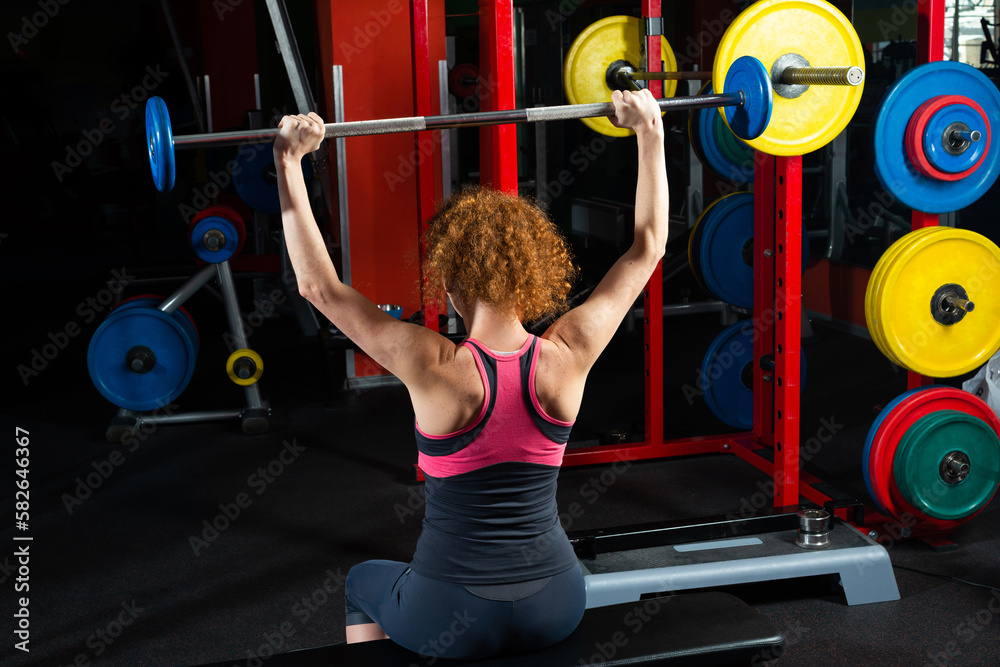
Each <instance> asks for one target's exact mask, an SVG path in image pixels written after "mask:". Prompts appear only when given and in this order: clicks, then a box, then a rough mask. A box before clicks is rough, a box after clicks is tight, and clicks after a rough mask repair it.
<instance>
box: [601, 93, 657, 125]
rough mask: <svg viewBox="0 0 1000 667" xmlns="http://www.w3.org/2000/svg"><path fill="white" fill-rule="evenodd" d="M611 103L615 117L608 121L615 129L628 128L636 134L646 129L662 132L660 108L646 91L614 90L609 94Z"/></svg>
mask: <svg viewBox="0 0 1000 667" xmlns="http://www.w3.org/2000/svg"><path fill="white" fill-rule="evenodd" d="M611 103H612V104H614V105H615V115H614V116H611V117H609V120H610V121H611V124H612V125H614V126H615V127H623V128H628V129H630V130H633V131H634V132H636V134H638V133H639V132H640V131H642V130H647V129H648V130H657V131H659V132H660V133H662V132H663V121H662V119H661V118H660V113H661V112H660V107H659V105H658V104H657V103H656V98H655V97H653V94H652V93H651V92H649V91H648V90H646V89H643V90H637V91H631V90H626V91H621V90H616V91H614V92H613V93H611Z"/></svg>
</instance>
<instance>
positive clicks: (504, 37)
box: [479, 0, 517, 195]
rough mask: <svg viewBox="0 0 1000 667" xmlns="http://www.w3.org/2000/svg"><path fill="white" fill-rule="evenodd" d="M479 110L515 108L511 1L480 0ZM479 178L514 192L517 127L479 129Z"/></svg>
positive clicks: (500, 126) (505, 126)
mask: <svg viewBox="0 0 1000 667" xmlns="http://www.w3.org/2000/svg"><path fill="white" fill-rule="evenodd" d="M479 71H480V72H481V74H482V76H484V77H485V84H484V83H483V81H480V86H479V109H480V111H502V110H506V109H513V108H515V104H516V99H515V98H516V90H515V87H514V6H513V0H479ZM479 181H480V183H482V184H483V185H485V186H490V187H492V188H494V189H496V190H500V191H503V192H506V193H508V194H514V195H516V194H517V127H516V126H514V125H493V126H489V127H482V128H480V130H479Z"/></svg>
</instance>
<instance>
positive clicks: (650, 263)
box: [274, 90, 668, 658]
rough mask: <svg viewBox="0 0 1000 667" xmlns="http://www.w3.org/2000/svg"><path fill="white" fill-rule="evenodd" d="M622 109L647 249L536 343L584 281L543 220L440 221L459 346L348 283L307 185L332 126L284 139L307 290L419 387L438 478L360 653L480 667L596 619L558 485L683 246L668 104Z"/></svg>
mask: <svg viewBox="0 0 1000 667" xmlns="http://www.w3.org/2000/svg"><path fill="white" fill-rule="evenodd" d="M612 101H613V103H614V109H615V117H614V119H613V122H614V123H615V124H616V125H618V126H620V127H626V128H629V129H632V130H634V131H635V133H636V135H637V141H638V148H639V180H638V184H637V189H636V204H635V240H634V241H633V244H632V246H631V247H630V248H629V249H628V251H627V252H626V253H625V254H624V255H623V256H622V257H621V258H620V259H619V260H618V261H617V263H616V264H615V265H614V266H613V267H612V268H611V270H610V271H609V272H608V274H607V275H606V276H605V277H604V278H603V279H602V280H601V282H600V284H599V285H598V287H597V288H596V289H595V290H594V291H593V293H592V294H591V295H590V297H589V298H588V299H587V300H586V302H584V303H583V304H582V305H580V306H578V307H576V308H574V309H572V310H569V311H568V312H566V313H565V314H563V315H562V316H561V317H559V318H558V319H557V320H555V322H553V324H552V325H551V326H550V327H549V328H548V329H547V330H546V331H545V333H544V334H542V336H541V337H536V336H534V335H531V334H529V333H528V332H527V331H526V330H525V328H524V326H522V321H528V322H530V321H534V320H538V319H540V318H541V317H542V316H544V315H547V314H550V313H559V312H562V311H564V310H565V309H566V301H567V296H568V294H569V290H570V287H571V282H572V279H573V278H574V276H575V273H576V270H575V268H574V266H573V264H572V262H571V258H570V255H569V252H568V250H567V247H566V243H565V240H564V239H563V238H562V236H561V234H560V233H559V231H558V229H557V228H556V227H555V225H553V224H552V222H551V221H550V220H549V219H548V218H547V217H546V215H545V214H544V213H543V212H542V211H541V210H540V209H539V208H538V207H537V206H536V205H534V204H533V203H530V202H528V201H526V200H524V199H521V198H518V197H513V196H509V195H506V194H502V193H499V192H494V191H491V190H487V189H480V188H474V189H466V190H462V191H460V192H459V193H457V194H456V195H454V196H452V197H451V199H450V200H449V201H448V202H447V203H446V204H445V205H444V206H443V207H442V208H441V209H440V211H438V213H437V214H436V215H435V216H434V218H433V219H432V220H431V223H430V227H429V230H428V233H427V238H426V241H427V243H426V256H425V260H424V261H425V269H426V270H425V275H429V276H431V277H433V279H434V280H440V281H441V284H443V286H444V287H445V290H446V291H447V293H448V296H449V297H450V299H451V301H452V303H453V304H454V306H455V310H456V311H457V312H458V313H459V314H460V315H461V316H462V318H463V319H464V321H465V325H466V327H467V329H468V332H469V337H468V338H467V339H466V340H465V341H464V342H462V343H461V344H459V345H455V344H454V343H453V342H451V341H449V340H448V339H447V338H445V337H443V336H441V335H439V334H437V333H435V332H433V331H431V330H430V329H427V328H425V327H420V326H413V325H410V324H408V323H406V322H400V321H399V320H396V319H394V318H393V317H391V316H389V315H387V314H386V313H384V312H383V311H382V310H380V309H379V308H378V307H377V306H375V304H373V303H372V302H371V301H369V300H368V299H367V298H365V297H364V296H362V295H361V294H360V293H359V292H357V291H355V290H354V289H352V288H351V287H349V286H347V285H344V284H343V283H342V282H341V281H340V279H339V277H338V276H337V272H336V269H335V268H334V265H333V262H332V261H331V260H330V257H329V254H328V253H327V250H326V245H325V244H324V242H323V238H322V235H321V234H320V232H319V229H318V227H317V226H316V224H315V221H314V219H313V215H312V209H311V207H310V205H309V200H308V197H307V194H306V186H305V181H304V178H303V175H302V169H301V159H302V157H303V156H304V155H305V154H307V153H309V152H311V151H314V150H316V149H318V148H319V146H320V143H321V142H322V141H323V139H324V127H323V121H322V119H320V117H319V116H317V115H316V114H315V113H312V114H309V115H308V116H305V115H298V116H286V117H285V118H283V119H282V121H281V123H280V124H279V126H278V127H279V134H278V137H277V139H276V141H275V144H274V155H275V164H276V165H277V173H278V188H279V194H280V198H281V214H282V222H283V225H284V230H285V238H286V241H287V245H288V253H289V256H290V258H291V261H292V266H293V268H294V269H295V274H296V276H297V278H298V284H299V291H300V292H301V293H302V295H303V296H304V297H305V298H306V299H308V300H309V301H310V302H311V303H313V304H314V305H315V306H316V307H317V308H318V309H319V310H320V311H321V312H322V313H323V314H324V315H326V317H327V318H329V320H330V321H331V322H332V323H333V324H334V325H335V326H336V327H337V328H338V329H340V330H341V331H343V332H344V333H345V334H346V335H347V336H348V337H350V338H351V340H353V341H354V342H355V343H356V344H357V345H358V346H359V347H360V348H361V349H363V350H364V351H365V353H366V354H368V355H369V356H371V357H372V358H373V359H374V360H375V361H377V362H378V363H380V364H381V365H382V366H383V367H384V368H386V369H387V370H388V371H390V372H391V373H392V374H393V375H395V376H396V377H397V378H399V379H400V380H401V381H402V382H403V384H405V385H406V388H407V389H408V390H409V394H410V399H411V401H412V404H413V410H414V412H415V414H416V439H417V449H418V462H419V465H420V467H421V469H422V470H423V471H424V473H425V475H426V479H427V481H426V509H425V519H424V525H423V530H422V532H421V535H420V539H419V541H418V543H417V548H416V553H415V555H414V556H413V560H412V561H411V562H410V563H400V562H393V561H384V560H376V561H368V562H365V563H361V564H360V565H356V566H355V567H353V568H351V570H350V573H349V574H348V578H347V583H346V586H345V598H346V610H347V617H346V623H347V641H348V642H358V641H367V640H372V639H380V638H385V637H386V636H388V637H389V638H391V639H392V640H394V641H395V642H396V643H398V644H401V645H402V646H404V647H406V648H408V649H410V650H413V651H417V652H420V653H423V654H425V655H431V656H434V657H446V658H481V657H487V656H491V655H495V654H497V653H500V652H507V651H528V650H533V649H539V648H542V647H545V646H548V645H551V644H554V643H556V642H558V641H560V640H562V639H564V638H565V637H567V636H568V635H569V634H570V633H571V632H572V631H573V630H574V629H575V628H576V626H577V624H578V623H579V621H580V619H581V618H582V616H583V611H584V606H585V602H586V594H585V590H584V583H583V576H582V573H581V571H580V567H579V564H578V562H577V560H576V557H575V556H574V553H573V549H572V547H571V546H570V543H569V540H568V539H567V537H566V534H565V532H564V531H563V529H562V526H561V525H560V523H559V518H558V513H557V509H556V501H555V494H556V478H557V475H558V472H559V467H560V465H561V463H562V457H563V452H564V450H565V447H566V442H567V440H568V438H569V432H570V428H571V427H572V425H573V422H574V420H575V419H576V416H577V413H578V412H579V409H580V405H581V402H582V399H583V389H584V384H585V382H586V378H587V374H588V373H589V371H590V369H591V367H592V366H593V364H594V362H595V361H596V359H597V357H598V356H599V355H600V353H601V352H602V351H603V350H604V348H605V347H606V346H607V344H608V342H609V341H610V340H611V337H612V335H613V334H614V333H615V331H616V330H617V329H618V326H619V325H620V324H621V322H622V320H623V319H624V317H625V316H626V314H628V312H629V310H630V308H631V307H632V304H633V303H634V302H635V300H636V298H637V297H638V296H639V294H640V292H641V290H642V289H643V287H644V285H645V284H646V282H647V281H648V280H649V278H650V276H651V275H652V273H653V270H654V269H655V267H656V265H657V263H658V262H659V260H660V259H661V258H662V257H663V253H664V249H665V246H666V242H667V231H668V191H667V175H666V161H665V157H664V150H663V125H662V121H661V119H660V110H659V107H658V106H657V103H656V100H655V99H654V98H653V96H652V95H651V94H650V93H649V91H646V90H643V91H640V92H635V93H633V92H625V93H621V92H615V93H614V95H613V97H612Z"/></svg>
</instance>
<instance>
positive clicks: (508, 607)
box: [344, 560, 586, 659]
mask: <svg viewBox="0 0 1000 667" xmlns="http://www.w3.org/2000/svg"><path fill="white" fill-rule="evenodd" d="M344 597H345V599H346V611H347V619H346V624H347V625H358V624H361V623H377V624H378V625H379V627H380V628H382V630H384V631H385V633H386V634H387V635H389V637H390V638H391V639H392V640H393V641H394V642H396V643H397V644H399V645H401V646H403V647H405V648H408V649H410V650H411V651H415V652H417V653H420V654H422V655H427V656H431V657H435V658H437V657H440V658H452V659H455V658H486V657H490V656H493V655H497V654H498V653H508V652H523V651H532V650H536V649H540V648H544V647H546V646H551V645H552V644H555V643H557V642H559V641H561V640H563V639H565V638H566V637H568V636H569V635H570V634H571V633H572V632H573V630H575V629H576V626H577V625H578V624H579V623H580V619H581V618H583V610H584V607H585V605H586V591H585V589H584V583H583V574H582V572H581V571H580V567H579V566H578V565H577V566H574V567H572V568H571V569H569V570H567V571H565V572H563V573H561V574H557V575H555V576H553V577H546V578H545V579H536V580H534V581H527V582H521V583H517V584H500V585H493V586H464V585H462V584H456V583H451V582H446V581H438V580H436V579H430V578H428V577H423V576H421V575H419V574H417V573H416V572H414V571H413V570H412V569H411V568H410V566H409V565H408V564H406V563H400V562H397V561H388V560H371V561H366V562H364V563H361V564H359V565H355V566H354V567H352V568H351V571H350V572H349V573H348V575H347V583H346V586H345V591H344Z"/></svg>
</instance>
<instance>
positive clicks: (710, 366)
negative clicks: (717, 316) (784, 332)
mask: <svg viewBox="0 0 1000 667" xmlns="http://www.w3.org/2000/svg"><path fill="white" fill-rule="evenodd" d="M753 359H754V356H753V320H744V321H742V322H737V323H736V324H734V325H732V326H730V327H727V328H726V329H724V330H723V331H722V333H720V334H719V335H718V336H716V338H715V340H714V341H712V344H711V345H710V346H709V347H708V352H706V353H705V358H704V359H703V360H702V363H701V383H702V387H701V388H702V391H703V392H704V396H705V403H706V404H708V407H709V409H710V410H711V411H712V414H714V415H715V416H716V417H718V418H719V420H720V421H722V422H724V423H726V424H728V425H729V426H732V427H733V428H738V429H741V430H744V431H749V430H750V429H752V428H753V379H752V378H753V376H752V374H753ZM799 371H800V378H801V381H800V385H801V386H805V381H806V355H805V350H801V349H800V351H799Z"/></svg>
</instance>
